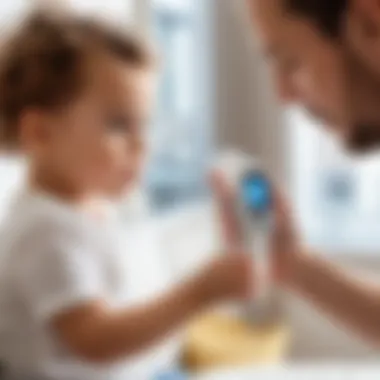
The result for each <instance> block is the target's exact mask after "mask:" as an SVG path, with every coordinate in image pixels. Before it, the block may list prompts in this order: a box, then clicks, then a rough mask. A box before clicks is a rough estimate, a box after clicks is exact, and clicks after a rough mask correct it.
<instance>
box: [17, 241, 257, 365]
mask: <svg viewBox="0 0 380 380" xmlns="http://www.w3.org/2000/svg"><path fill="white" fill-rule="evenodd" d="M63 237H64V239H63ZM50 238H51V239H52V240H50ZM70 239H71V240H70ZM39 241H40V242H41V247H38V249H36V248H34V247H29V249H30V251H29V252H28V255H25V257H24V260H23V261H22V262H20V265H21V271H20V277H19V279H18V286H19V289H20V290H21V294H22V295H23V297H24V299H25V301H26V302H27V305H28V306H27V307H28V308H29V309H30V311H31V312H32V314H33V315H34V318H36V320H39V321H40V323H41V324H42V325H43V326H46V328H47V329H49V330H52V331H53V332H54V335H55V336H56V338H58V339H59V340H60V341H61V344H63V345H64V346H66V347H67V348H68V349H69V350H70V351H71V352H73V353H74V354H76V355H77V356H78V358H82V359H84V360H87V361H95V362H100V363H101V362H108V361H114V360H117V359H119V358H122V357H124V356H129V355H134V354H137V353H139V352H140V351H141V350H143V349H145V348H148V347H149V346H151V345H152V344H155V343H156V342H158V341H159V340H160V339H162V338H164V337H165V336H166V335H167V334H169V333H170V332H172V331H174V330H175V329H176V328H178V327H179V326H180V325H181V324H182V323H184V322H185V321H186V320H187V319H188V318H190V317H192V316H193V315H194V314H195V313H197V312H198V311H200V310H201V309H202V308H204V307H206V306H207V305H210V304H212V303H215V302H218V301H222V300H225V299H229V298H239V297H244V296H245V295H247V294H248V292H249V290H250V280H251V276H250V273H251V263H250V262H249V261H248V256H245V255H241V254H238V253H230V254H226V255H224V256H222V257H221V258H219V259H217V260H215V261H214V262H212V263H211V264H210V265H208V266H207V267H206V268H205V269H204V270H203V271H202V272H201V273H199V274H197V275H196V276H194V277H193V278H192V279H189V280H188V281H187V282H184V283H183V284H181V285H179V286H178V287H177V288H175V289H173V290H172V291H170V292H169V293H167V294H166V295H163V296H162V297H161V298H159V299H156V300H155V301H153V302H151V303H149V304H146V305H144V306H139V307H133V308H131V307H130V308H126V309H124V310H120V309H115V308H113V307H112V306H111V305H108V304H107V296H106V294H107V286H106V285H105V284H104V267H103V263H102V262H101V261H97V260H96V255H95V254H93V253H92V252H91V246H89V247H88V246H87V245H86V241H85V240H83V241H82V240H81V239H77V240H74V239H73V238H72V236H71V235H67V236H62V237H61V238H60V239H57V237H54V235H53V234H46V238H45V239H40V240H39ZM49 241H50V243H49Z"/></svg>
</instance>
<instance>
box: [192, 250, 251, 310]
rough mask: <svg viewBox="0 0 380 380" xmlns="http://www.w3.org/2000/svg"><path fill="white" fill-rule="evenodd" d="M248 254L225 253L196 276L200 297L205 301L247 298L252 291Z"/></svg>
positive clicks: (213, 301)
mask: <svg viewBox="0 0 380 380" xmlns="http://www.w3.org/2000/svg"><path fill="white" fill-rule="evenodd" d="M252 265H253V264H252V260H251V258H250V256H249V255H247V254H244V253H237V252H236V253H235V252H231V253H226V254H225V255H224V256H222V257H219V258H217V259H216V260H214V261H213V262H211V263H210V264H209V265H208V266H207V267H206V268H205V269H204V270H203V272H202V273H200V275H199V276H198V278H197V280H198V285H200V287H199V289H200V297H202V299H204V300H205V302H206V303H215V302H220V301H228V300H236V299H247V298H249V297H250V295H251V294H252V292H253V286H252V285H253V267H252Z"/></svg>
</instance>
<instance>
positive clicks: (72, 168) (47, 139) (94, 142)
mask: <svg viewBox="0 0 380 380" xmlns="http://www.w3.org/2000/svg"><path fill="white" fill-rule="evenodd" d="M91 66H92V67H91ZM87 74H88V78H89V83H88V84H87V86H86V87H85V89H84V91H83V93H82V95H81V96H80V97H79V98H78V99H77V100H76V101H75V102H73V104H69V105H68V106H67V107H66V108H65V109H64V110H63V111H62V112H59V113H54V114H53V115H50V116H49V118H48V120H49V122H48V123H46V124H48V126H47V127H46V126H45V129H46V128H48V133H46V131H45V136H44V138H43V139H41V138H39V139H38V141H39V143H38V144H34V145H33V144H32V146H33V147H34V148H35V154H34V156H35V157H36V160H39V162H38V163H37V165H39V166H40V167H43V168H48V169H46V170H48V171H49V173H50V175H52V176H55V177H56V179H57V180H58V181H65V186H69V187H72V188H73V190H75V191H76V192H78V191H79V192H89V193H100V194H103V195H106V196H108V197H118V196H121V195H123V193H125V192H126V191H127V190H128V188H130V187H131V186H132V185H133V184H134V183H136V181H137V180H138V179H139V175H140V174H141V170H142V166H143V163H144V156H145V139H146V134H147V131H146V125H147V123H148V119H149V116H150V110H151V105H152V99H153V93H154V83H155V81H154V75H153V73H152V72H150V71H149V70H144V69H141V70H139V69H134V68H130V67H128V66H127V65H126V64H125V63H123V62H118V61H111V60H105V61H104V62H102V61H99V62H97V64H92V65H90V67H89V69H88V73H87Z"/></svg>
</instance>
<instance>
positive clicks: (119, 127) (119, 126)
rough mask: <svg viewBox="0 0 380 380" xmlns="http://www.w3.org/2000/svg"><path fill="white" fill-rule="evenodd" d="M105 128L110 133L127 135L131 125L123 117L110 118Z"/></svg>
mask: <svg viewBox="0 0 380 380" xmlns="http://www.w3.org/2000/svg"><path fill="white" fill-rule="evenodd" d="M107 128H108V129H109V130H110V131H112V132H117V133H128V132H130V130H131V123H129V122H128V120H126V119H125V118H124V117H112V118H109V119H108V120H107Z"/></svg>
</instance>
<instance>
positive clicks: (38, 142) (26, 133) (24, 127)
mask: <svg viewBox="0 0 380 380" xmlns="http://www.w3.org/2000/svg"><path fill="white" fill-rule="evenodd" d="M49 125H50V123H49V122H48V119H47V117H46V115H45V114H44V112H42V111H41V110H38V109H27V110H25V111H24V112H23V113H22V115H21V116H20V119H19V136H20V144H21V146H22V147H23V148H24V149H25V150H36V149H40V148H42V147H43V146H44V145H45V144H46V143H47V142H48V141H49V139H50V134H51V130H50V128H49Z"/></svg>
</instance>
